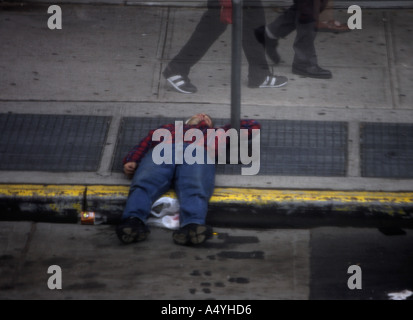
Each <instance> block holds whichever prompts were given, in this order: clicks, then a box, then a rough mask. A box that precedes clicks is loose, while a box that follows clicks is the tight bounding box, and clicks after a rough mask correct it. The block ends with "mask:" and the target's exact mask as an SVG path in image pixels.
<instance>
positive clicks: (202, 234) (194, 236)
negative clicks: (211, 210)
mask: <svg viewBox="0 0 413 320" xmlns="http://www.w3.org/2000/svg"><path fill="white" fill-rule="evenodd" d="M211 237H212V228H211V227H209V226H206V225H202V224H195V223H190V224H188V225H186V226H184V227H182V228H180V229H179V230H177V231H174V233H173V234H172V238H173V240H174V242H175V243H176V244H179V245H184V246H185V245H196V244H201V243H204V242H205V241H206V240H208V239H210V238H211Z"/></svg>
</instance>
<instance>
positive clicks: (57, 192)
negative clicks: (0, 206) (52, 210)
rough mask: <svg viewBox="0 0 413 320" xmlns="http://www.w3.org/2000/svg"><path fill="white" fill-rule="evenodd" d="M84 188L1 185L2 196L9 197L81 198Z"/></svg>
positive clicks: (72, 186) (76, 186)
mask: <svg viewBox="0 0 413 320" xmlns="http://www.w3.org/2000/svg"><path fill="white" fill-rule="evenodd" d="M84 193H85V187H84V186H78V185H33V184H0V195H2V196H9V197H81V196H83V194H84Z"/></svg>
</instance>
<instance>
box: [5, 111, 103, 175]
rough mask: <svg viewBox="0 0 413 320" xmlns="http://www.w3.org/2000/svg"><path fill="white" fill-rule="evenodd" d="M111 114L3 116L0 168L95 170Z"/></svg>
mask: <svg viewBox="0 0 413 320" xmlns="http://www.w3.org/2000/svg"><path fill="white" fill-rule="evenodd" d="M109 122H110V117H99V116H71V115H33V114H1V115H0V132H1V136H0V170H27V171H96V170H97V168H98V166H99V162H100V158H101V155H102V150H103V146H104V143H105V140H106V134H107V131H108V128H109Z"/></svg>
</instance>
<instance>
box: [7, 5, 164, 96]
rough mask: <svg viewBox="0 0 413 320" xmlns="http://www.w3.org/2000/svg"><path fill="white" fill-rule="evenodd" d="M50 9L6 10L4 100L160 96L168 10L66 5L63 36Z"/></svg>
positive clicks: (64, 7) (63, 9)
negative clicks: (52, 23) (53, 26)
mask: <svg viewBox="0 0 413 320" xmlns="http://www.w3.org/2000/svg"><path fill="white" fill-rule="evenodd" d="M44 10H45V8H44V7H36V8H33V9H29V10H25V11H23V12H21V11H17V12H13V11H12V12H10V11H7V12H6V13H5V12H4V11H2V12H1V17H2V18H1V19H0V24H1V28H0V29H1V38H2V39H3V40H2V44H1V56H0V69H1V70H2V77H1V80H0V81H1V86H2V87H3V88H4V90H2V92H1V93H0V98H1V99H4V100H89V101H90V100H97V101H107V100H109V101H115V100H118V101H127V100H132V101H134V100H140V99H145V100H148V99H151V98H152V97H153V94H154V93H156V91H157V81H158V79H157V78H156V84H155V85H154V84H153V82H154V81H153V72H154V70H156V68H155V67H154V65H155V64H156V57H157V54H158V51H159V50H160V49H159V37H160V35H161V34H162V32H161V20H162V19H161V15H162V10H163V9H162V8H158V9H153V8H142V7H127V8H126V7H117V8H116V10H113V9H112V8H111V7H104V6H103V7H102V6H82V7H76V6H70V5H69V6H63V8H62V15H63V17H64V19H63V20H64V22H63V26H62V29H61V30H50V29H48V27H47V19H48V17H49V16H48V15H47V13H46V11H44ZM10 52H13V54H9V53H10ZM153 86H154V88H155V89H154V90H155V91H154V92H153V89H152V87H153Z"/></svg>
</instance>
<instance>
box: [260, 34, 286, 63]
mask: <svg viewBox="0 0 413 320" xmlns="http://www.w3.org/2000/svg"><path fill="white" fill-rule="evenodd" d="M254 33H255V37H256V38H257V41H258V42H259V43H261V44H262V45H263V46H264V48H265V52H266V53H267V55H268V57H269V58H270V59H271V60H272V62H274V64H279V63H280V61H281V57H280V55H279V54H278V52H277V47H278V40H276V39H271V38H269V37H268V36H267V33H266V32H265V26H261V27H258V28H257V29H255V30H254Z"/></svg>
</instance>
